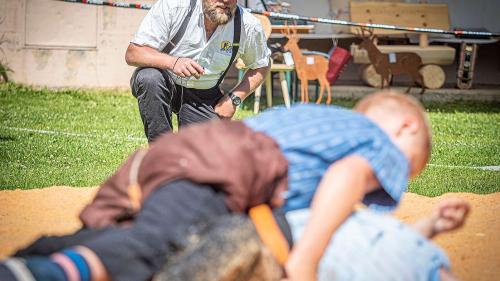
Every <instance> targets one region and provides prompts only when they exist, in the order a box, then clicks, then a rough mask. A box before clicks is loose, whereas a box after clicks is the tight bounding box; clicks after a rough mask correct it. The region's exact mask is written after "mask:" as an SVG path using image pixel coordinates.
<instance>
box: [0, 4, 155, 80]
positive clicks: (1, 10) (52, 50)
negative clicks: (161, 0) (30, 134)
mask: <svg viewBox="0 0 500 281" xmlns="http://www.w3.org/2000/svg"><path fill="white" fill-rule="evenodd" d="M131 2H132V1H131ZM153 2H154V0H149V1H147V0H143V1H142V3H153ZM146 12H147V11H145V10H135V9H119V8H113V7H103V6H91V5H82V4H73V3H64V2H57V1H53V0H0V19H4V20H3V22H2V24H1V25H0V34H5V36H6V39H7V40H8V42H7V43H6V44H4V45H2V46H3V49H4V52H5V59H4V60H6V61H7V62H8V65H9V67H10V68H11V69H13V70H14V72H13V73H12V74H11V75H10V76H11V77H12V79H13V80H14V81H18V82H21V83H26V84H32V85H42V86H49V87H66V86H72V87H126V86H128V84H129V79H130V75H131V73H132V71H133V67H130V66H128V65H127V64H126V63H125V59H124V57H125V50H126V48H127V46H128V42H129V41H130V39H131V37H132V36H133V34H134V32H135V31H136V29H137V27H138V25H139V24H140V22H141V20H142V18H143V17H144V15H145V14H146Z"/></svg>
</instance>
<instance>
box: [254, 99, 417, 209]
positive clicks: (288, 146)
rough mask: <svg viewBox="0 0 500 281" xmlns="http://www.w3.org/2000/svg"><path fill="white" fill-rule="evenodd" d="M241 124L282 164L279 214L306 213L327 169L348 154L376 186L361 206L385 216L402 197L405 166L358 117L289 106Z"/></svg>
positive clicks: (380, 135)
mask: <svg viewBox="0 0 500 281" xmlns="http://www.w3.org/2000/svg"><path fill="white" fill-rule="evenodd" d="M244 122H245V124H247V125H248V126H249V127H251V128H253V129H254V130H256V131H260V132H263V133H265V134H267V135H269V136H271V137H272V138H273V139H274V140H275V141H276V142H277V143H278V144H279V146H280V148H281V150H282V151H283V153H284V155H285V156H286V158H287V159H288V162H289V171H288V176H289V179H288V181H289V182H288V183H289V188H288V191H287V192H286V194H285V195H284V196H285V199H286V203H285V206H284V208H285V211H291V210H297V209H302V208H308V207H309V206H310V204H311V201H312V198H313V196H314V193H315V192H316V188H317V186H318V184H319V182H320V180H321V177H322V176H323V174H324V173H325V171H326V170H327V168H328V167H329V166H330V165H331V164H332V163H334V162H335V161H337V160H339V159H342V158H344V157H346V156H349V155H354V154H356V155H359V156H361V157H364V158H365V159H366V160H367V161H368V162H369V163H370V165H371V167H372V169H373V171H374V173H375V175H376V176H377V179H378V180H379V182H380V184H381V185H382V186H381V187H382V188H381V189H378V190H376V191H374V192H372V193H369V194H367V195H366V196H365V198H364V203H365V204H367V205H368V206H370V207H372V208H375V209H379V210H391V209H393V208H394V207H395V206H396V205H397V203H398V202H399V200H400V199H401V196H402V194H403V192H405V191H406V188H407V184H408V176H409V162H408V160H407V159H406V157H405V156H404V155H403V153H402V152H401V151H400V150H399V149H398V148H397V147H396V146H395V145H394V143H393V142H392V141H391V140H390V138H389V136H388V135H387V134H386V133H385V132H384V131H382V129H380V128H379V127H378V126H377V125H376V124H375V123H373V122H372V121H370V120H369V119H368V118H366V117H365V116H363V115H362V114H360V113H357V112H354V111H351V110H347V109H343V108H341V107H336V106H324V105H311V104H308V105H294V106H292V108H291V109H290V110H287V109H285V108H284V107H277V108H272V109H270V110H267V111H265V112H263V113H261V114H260V115H256V116H254V117H251V118H248V119H246V120H245V121H244ZM353 171H354V170H353Z"/></svg>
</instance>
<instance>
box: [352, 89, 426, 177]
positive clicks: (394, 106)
mask: <svg viewBox="0 0 500 281" xmlns="http://www.w3.org/2000/svg"><path fill="white" fill-rule="evenodd" d="M374 108H377V109H382V110H383V111H384V112H388V113H391V114H398V115H408V114H409V115H411V116H414V117H416V119H417V120H418V122H419V124H420V125H421V127H422V129H421V130H420V132H419V134H418V138H419V139H418V140H419V143H420V145H421V146H422V147H421V148H422V152H423V153H424V155H422V156H424V157H422V158H421V160H420V161H419V162H420V163H415V164H416V165H418V166H419V167H422V168H423V167H425V165H426V163H427V162H428V161H429V159H430V155H431V150H432V133H431V127H430V122H429V119H428V117H427V114H426V112H425V109H424V107H423V106H422V104H421V103H420V102H419V101H418V100H417V99H415V98H414V97H412V96H409V95H405V94H401V93H398V92H395V91H382V92H377V93H374V94H371V95H368V96H366V97H364V98H363V99H361V100H360V101H359V102H358V103H357V104H356V106H355V107H354V110H356V111H358V112H362V113H366V112H367V111H368V110H370V109H374Z"/></svg>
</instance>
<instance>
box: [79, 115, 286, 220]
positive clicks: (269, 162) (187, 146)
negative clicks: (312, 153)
mask: <svg viewBox="0 0 500 281" xmlns="http://www.w3.org/2000/svg"><path fill="white" fill-rule="evenodd" d="M139 153H141V152H139V151H136V152H135V153H134V154H132V156H130V157H129V158H128V159H127V161H126V162H125V163H124V164H123V165H122V166H121V167H120V168H119V169H118V171H116V173H115V174H114V175H113V176H111V177H110V178H109V179H107V180H106V181H105V182H104V183H103V184H102V185H101V186H100V189H99V191H98V192H97V194H96V196H95V198H94V200H93V201H92V202H91V203H90V204H89V205H87V206H86V207H85V208H84V210H83V211H82V213H81V214H80V219H81V221H82V223H83V224H84V226H86V227H92V228H98V227H104V226H107V225H116V224H119V223H121V219H120V218H132V217H133V216H134V215H135V214H136V213H137V210H138V208H137V207H136V208H134V204H133V202H132V201H133V200H131V197H130V196H129V186H130V185H131V183H132V182H131V181H134V180H133V179H132V178H134V176H131V173H132V174H134V173H136V174H137V176H136V177H135V178H136V182H137V183H138V184H139V187H140V191H141V192H140V193H141V196H140V202H141V203H142V202H144V200H146V198H147V197H148V196H149V194H151V193H152V192H153V191H154V190H155V189H156V188H158V187H159V186H160V185H162V184H165V183H167V182H171V181H173V180H176V179H187V180H191V181H193V182H195V183H200V184H208V185H211V186H213V187H215V188H216V189H220V190H222V191H223V192H224V193H225V194H226V197H225V200H226V205H227V207H228V208H229V209H230V210H231V211H233V212H238V213H243V212H246V211H247V210H248V209H249V208H251V207H253V206H256V205H259V204H262V203H267V204H270V205H271V206H280V205H281V204H282V203H283V199H282V197H281V194H282V192H283V191H285V190H286V188H287V173H288V162H287V160H286V158H285V156H284V155H283V153H282V152H281V150H280V148H279V146H278V144H277V143H276V142H275V141H274V140H273V139H272V138H271V137H269V136H267V135H265V134H263V133H259V132H255V131H253V130H252V129H250V128H249V127H247V126H246V125H245V124H244V123H243V122H240V121H210V122H206V123H203V124H196V125H191V126H190V127H187V128H183V129H182V130H180V132H179V133H177V134H172V133H167V134H164V135H162V136H161V137H159V138H158V139H157V140H155V141H154V142H153V143H152V144H151V145H150V147H149V148H148V149H147V150H146V151H145V154H143V158H142V161H134V158H137V155H138V154H139ZM143 153H144V152H143ZM134 163H135V164H134ZM138 163H139V164H138ZM132 166H135V167H137V168H131V167H132ZM133 170H135V172H134V171H133ZM125 221H127V220H126V219H125ZM128 222H130V220H128Z"/></svg>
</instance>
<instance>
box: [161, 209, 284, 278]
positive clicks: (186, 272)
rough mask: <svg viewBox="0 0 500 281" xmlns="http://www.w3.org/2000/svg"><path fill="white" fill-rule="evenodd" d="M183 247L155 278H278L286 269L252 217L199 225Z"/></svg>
mask: <svg viewBox="0 0 500 281" xmlns="http://www.w3.org/2000/svg"><path fill="white" fill-rule="evenodd" d="M185 241H186V246H185V247H184V249H183V250H182V251H180V252H179V253H177V254H176V255H174V256H173V257H169V258H168V261H167V263H166V264H165V266H164V268H163V269H162V271H161V272H160V273H159V274H158V275H157V276H156V277H155V278H154V279H153V280H154V281H186V280H190V281H206V280H211V281H258V280H262V281H278V280H281V279H282V278H283V269H282V268H281V266H280V265H279V264H278V262H277V261H276V260H275V259H274V257H273V256H272V254H271V253H270V251H269V250H268V249H267V248H266V247H265V246H264V245H263V244H262V242H261V240H260V238H259V235H258V234H257V231H256V229H255V227H254V225H253V223H252V222H251V220H250V219H249V218H248V217H246V216H243V215H228V216H225V217H223V218H222V219H219V220H217V221H215V222H213V223H207V224H206V225H201V226H198V227H195V228H193V229H192V230H191V233H190V234H189V235H188V236H187V237H186V240H185Z"/></svg>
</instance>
